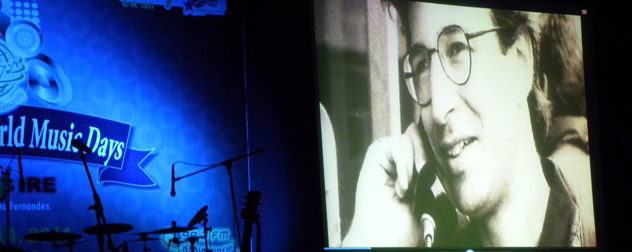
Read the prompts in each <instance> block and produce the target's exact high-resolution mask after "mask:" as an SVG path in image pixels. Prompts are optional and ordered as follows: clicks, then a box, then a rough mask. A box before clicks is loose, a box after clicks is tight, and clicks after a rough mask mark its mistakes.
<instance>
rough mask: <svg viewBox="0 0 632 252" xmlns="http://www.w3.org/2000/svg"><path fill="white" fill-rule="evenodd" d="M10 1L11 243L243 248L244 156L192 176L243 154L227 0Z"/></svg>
mask: <svg viewBox="0 0 632 252" xmlns="http://www.w3.org/2000/svg"><path fill="white" fill-rule="evenodd" d="M1 7H2V8H1V10H2V11H1V12H0V31H2V34H1V35H2V36H1V39H0V54H1V55H2V57H0V166H1V169H2V180H1V181H2V186H0V192H1V193H0V197H1V198H2V199H1V200H0V217H1V218H0V243H1V244H3V245H2V246H6V245H8V246H11V247H14V248H19V249H23V250H25V251H48V250H51V249H52V248H56V247H57V248H58V247H60V246H61V247H62V248H64V247H74V249H75V250H78V251H98V250H99V247H100V246H106V247H109V246H114V247H119V248H121V246H123V245H124V244H125V246H127V247H128V248H129V249H130V250H136V251H138V250H141V249H151V250H152V251H204V250H205V249H206V248H208V249H209V250H210V249H213V250H214V251H236V250H238V245H237V244H239V221H238V223H237V224H236V223H235V219H239V216H234V211H233V205H232V203H231V187H230V179H232V180H233V182H234V189H235V195H236V196H237V197H236V198H237V200H241V199H242V197H243V196H244V195H245V194H246V188H247V173H248V171H247V167H246V162H243V161H242V160H234V161H233V163H232V168H231V174H232V177H229V176H228V175H227V170H226V169H227V167H226V166H225V165H220V166H217V167H216V168H217V169H209V170H207V171H205V172H200V173H196V174H194V175H191V176H186V175H187V174H191V173H194V172H196V171H199V170H201V169H204V168H208V167H211V166H213V165H215V164H219V163H220V162H222V161H224V160H229V159H231V158H234V157H238V156H240V155H243V154H244V153H246V150H247V144H246V137H245V135H246V134H245V128H246V125H245V124H246V122H245V121H246V120H245V116H244V115H245V106H244V99H245V98H244V91H243V88H244V87H243V85H233V84H230V85H229V84H227V83H243V80H242V78H243V73H242V71H243V67H242V66H241V62H242V61H240V60H238V61H236V62H233V61H230V60H229V59H232V58H241V57H242V50H241V41H242V40H241V39H240V38H239V37H235V36H233V35H232V33H233V32H231V30H232V29H236V28H234V25H233V24H230V23H229V22H226V20H225V17H222V16H223V14H224V11H225V9H226V1H225V0H220V1H193V0H188V1H163V2H160V1H144V2H143V3H141V2H137V1H117V0H99V1H87V2H72V1H51V0H24V1H14V0H2V1H1ZM178 10H180V11H178ZM218 15H219V17H218ZM213 16H215V17H213ZM84 165H85V166H84ZM172 169H173V173H172ZM174 177H178V178H180V177H182V178H181V179H179V180H178V181H177V182H173V178H174ZM93 189H94V190H93ZM172 192H173V193H172ZM95 193H96V194H95ZM95 195H96V196H98V197H95ZM98 202H100V203H101V204H98ZM99 205H100V206H102V211H97V210H99ZM238 206H241V204H239V205H238ZM239 210H240V209H237V211H239ZM98 212H100V213H102V214H98ZM97 216H98V217H97ZM99 222H101V224H103V223H104V222H105V223H107V224H109V225H110V226H108V227H109V229H108V230H104V229H101V228H99V226H98V224H99ZM205 227H206V229H205ZM101 235H104V236H106V235H109V236H110V237H111V244H112V245H110V244H108V243H110V239H107V238H106V241H104V243H105V245H100V242H99V237H100V236H101ZM55 240H56V242H53V241H55Z"/></svg>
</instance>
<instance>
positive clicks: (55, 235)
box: [24, 231, 83, 242]
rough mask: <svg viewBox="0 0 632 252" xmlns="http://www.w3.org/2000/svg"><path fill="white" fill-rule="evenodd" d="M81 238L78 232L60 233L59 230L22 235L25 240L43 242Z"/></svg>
mask: <svg viewBox="0 0 632 252" xmlns="http://www.w3.org/2000/svg"><path fill="white" fill-rule="evenodd" d="M81 238H83V236H82V235H80V234H73V233H60V232H54V231H52V232H47V233H37V234H27V235H25V236H24V239H26V240H32V241H44V242H56V241H71V240H78V239H81Z"/></svg>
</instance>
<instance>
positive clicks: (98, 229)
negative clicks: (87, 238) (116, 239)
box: [83, 223, 134, 235]
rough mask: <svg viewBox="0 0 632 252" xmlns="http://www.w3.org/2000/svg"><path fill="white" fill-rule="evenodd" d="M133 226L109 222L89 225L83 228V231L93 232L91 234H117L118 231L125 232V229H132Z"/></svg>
mask: <svg viewBox="0 0 632 252" xmlns="http://www.w3.org/2000/svg"><path fill="white" fill-rule="evenodd" d="M133 228H134V227H133V226H132V225H129V224H122V223H111V224H102V225H95V226H90V227H87V228H84V229H83V232H84V233H86V234H93V235H99V234H118V233H125V232H127V231H130V230H132V229H133Z"/></svg>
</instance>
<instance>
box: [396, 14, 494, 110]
mask: <svg viewBox="0 0 632 252" xmlns="http://www.w3.org/2000/svg"><path fill="white" fill-rule="evenodd" d="M501 29H503V28H502V27H496V28H493V29H489V30H484V31H479V32H475V33H466V32H465V31H464V30H463V28H461V27H460V26H458V25H451V26H448V27H446V28H444V29H443V30H442V31H441V33H440V34H439V38H438V39H437V48H436V49H435V48H431V49H429V48H426V47H425V46H423V45H414V46H412V47H411V48H410V50H409V52H408V53H407V54H406V56H405V57H404V62H403V70H404V79H405V80H406V87H407V88H408V92H409V93H410V95H412V97H413V99H415V102H417V103H418V104H419V105H421V106H428V105H430V103H431V89H430V61H431V57H432V54H433V53H435V52H438V53H439V61H440V62H441V67H442V68H443V71H444V72H445V74H446V75H447V76H448V78H450V80H452V82H454V84H457V85H464V84H465V83H467V81H468V80H469V78H470V72H471V70H472V50H471V47H470V39H473V38H476V37H478V36H481V35H484V34H487V33H490V32H496V31H499V30H501Z"/></svg>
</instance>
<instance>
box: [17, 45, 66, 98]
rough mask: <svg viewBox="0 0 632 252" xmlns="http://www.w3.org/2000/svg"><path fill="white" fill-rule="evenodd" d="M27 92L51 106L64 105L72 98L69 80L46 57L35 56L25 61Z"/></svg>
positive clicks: (58, 67)
mask: <svg viewBox="0 0 632 252" xmlns="http://www.w3.org/2000/svg"><path fill="white" fill-rule="evenodd" d="M27 64H28V72H29V84H28V85H29V88H30V89H29V90H30V91H32V92H33V93H35V95H36V96H37V97H39V98H40V99H42V100H44V101H46V102H48V103H51V104H66V103H67V102H69V101H70V99H71V98H72V88H71V86H70V80H68V77H67V76H66V74H64V71H63V70H62V69H61V67H60V66H59V65H57V64H55V62H53V60H52V59H51V58H49V57H47V56H46V55H42V54H40V55H37V56H35V57H34V58H32V59H29V60H28V61H27Z"/></svg>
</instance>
